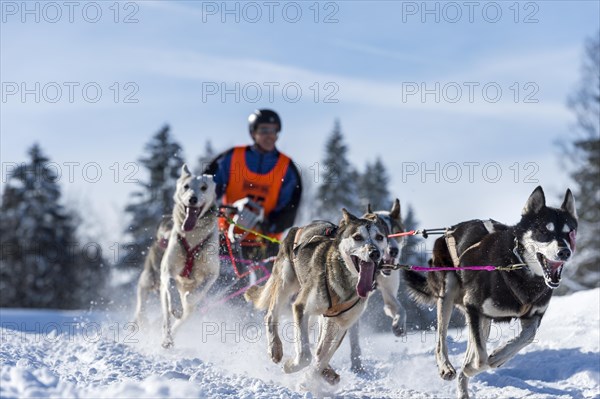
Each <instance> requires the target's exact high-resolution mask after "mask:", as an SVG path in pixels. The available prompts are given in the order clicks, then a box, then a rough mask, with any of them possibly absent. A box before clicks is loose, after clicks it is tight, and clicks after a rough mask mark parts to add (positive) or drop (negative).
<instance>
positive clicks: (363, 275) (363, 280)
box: [351, 256, 375, 298]
mask: <svg viewBox="0 0 600 399" xmlns="http://www.w3.org/2000/svg"><path fill="white" fill-rule="evenodd" d="M351 258H352V263H354V267H355V268H356V271H357V272H358V283H357V284H356V293H357V294H358V296H359V297H361V298H366V297H367V295H369V292H370V291H371V290H372V289H373V276H374V274H375V263H374V262H365V261H364V260H362V259H360V258H359V257H358V256H351Z"/></svg>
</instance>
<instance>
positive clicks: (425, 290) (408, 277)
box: [403, 270, 435, 305]
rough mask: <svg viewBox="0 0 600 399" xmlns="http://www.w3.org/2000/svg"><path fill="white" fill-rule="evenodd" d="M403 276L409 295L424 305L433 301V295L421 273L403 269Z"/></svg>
mask: <svg viewBox="0 0 600 399" xmlns="http://www.w3.org/2000/svg"><path fill="white" fill-rule="evenodd" d="M403 277H404V281H405V282H406V285H407V287H408V293H409V295H410V296H411V297H412V298H413V299H414V300H415V301H417V302H419V303H421V304H424V305H432V304H434V303H435V295H434V293H433V291H432V290H431V287H430V285H429V283H428V281H427V277H425V276H424V275H423V274H422V273H419V272H415V271H413V270H403Z"/></svg>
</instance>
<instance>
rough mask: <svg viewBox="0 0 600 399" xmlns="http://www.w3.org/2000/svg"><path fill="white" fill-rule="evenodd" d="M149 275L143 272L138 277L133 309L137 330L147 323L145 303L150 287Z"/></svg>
mask: <svg viewBox="0 0 600 399" xmlns="http://www.w3.org/2000/svg"><path fill="white" fill-rule="evenodd" d="M149 280H150V276H149V273H148V272H147V271H146V270H144V271H142V274H141V275H140V279H139V281H138V287H137V304H136V308H135V316H134V322H135V323H136V324H137V325H138V328H142V327H143V326H145V325H146V324H147V322H148V320H147V318H146V302H147V301H148V293H149V291H150V289H151V287H152V284H151V282H150V281H149Z"/></svg>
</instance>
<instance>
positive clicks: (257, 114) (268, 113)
mask: <svg viewBox="0 0 600 399" xmlns="http://www.w3.org/2000/svg"><path fill="white" fill-rule="evenodd" d="M261 123H276V124H277V132H279V131H281V119H280V118H279V115H277V112H275V111H272V110H270V109H257V110H256V111H254V112H253V113H251V114H250V116H249V117H248V129H249V130H250V134H252V133H254V130H256V127H257V126H258V125H259V124H261Z"/></svg>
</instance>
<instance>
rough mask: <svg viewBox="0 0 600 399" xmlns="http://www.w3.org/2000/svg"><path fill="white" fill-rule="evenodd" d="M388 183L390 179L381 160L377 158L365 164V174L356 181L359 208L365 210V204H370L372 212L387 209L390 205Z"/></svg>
mask: <svg viewBox="0 0 600 399" xmlns="http://www.w3.org/2000/svg"><path fill="white" fill-rule="evenodd" d="M389 182H390V178H389V176H388V173H387V170H386V168H385V165H384V164H383V162H382V160H381V158H379V157H377V159H375V162H374V163H370V162H367V165H366V167H365V172H364V173H363V174H361V175H360V177H359V180H358V193H359V196H360V206H361V208H362V209H366V206H367V204H371V208H372V209H374V210H382V209H385V210H387V209H389V208H390V206H391V203H392V200H391V198H390V192H389V190H388V184H389Z"/></svg>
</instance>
